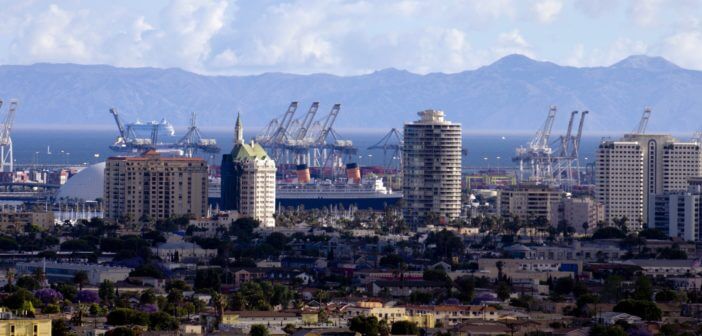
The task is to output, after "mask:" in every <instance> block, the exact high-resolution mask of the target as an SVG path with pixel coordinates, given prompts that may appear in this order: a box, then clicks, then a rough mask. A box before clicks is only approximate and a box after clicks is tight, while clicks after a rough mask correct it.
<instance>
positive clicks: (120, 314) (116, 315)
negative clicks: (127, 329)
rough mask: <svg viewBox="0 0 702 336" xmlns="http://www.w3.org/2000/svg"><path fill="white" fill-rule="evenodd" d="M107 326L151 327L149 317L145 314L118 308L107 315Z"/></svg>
mask: <svg viewBox="0 0 702 336" xmlns="http://www.w3.org/2000/svg"><path fill="white" fill-rule="evenodd" d="M107 324H109V325H113V326H121V325H143V326H147V325H149V316H148V315H146V314H145V313H142V312H139V311H136V310H134V309H129V308H117V309H115V310H113V311H111V312H110V313H109V314H107Z"/></svg>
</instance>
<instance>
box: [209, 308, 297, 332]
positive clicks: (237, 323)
mask: <svg viewBox="0 0 702 336" xmlns="http://www.w3.org/2000/svg"><path fill="white" fill-rule="evenodd" d="M255 324H261V325H264V326H266V327H267V328H268V329H269V330H271V331H279V332H282V329H283V328H285V326H286V325H288V324H292V325H293V326H296V327H297V326H302V325H303V321H302V315H301V314H297V313H291V312H275V311H230V312H225V313H224V315H222V325H221V328H222V329H231V328H239V329H241V330H242V331H243V332H244V333H248V332H249V331H250V330H251V326H253V325H255ZM274 333H276V334H277V333H278V332H274Z"/></svg>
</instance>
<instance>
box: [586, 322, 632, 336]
mask: <svg viewBox="0 0 702 336" xmlns="http://www.w3.org/2000/svg"><path fill="white" fill-rule="evenodd" d="M588 335H589V336H626V332H625V331H624V329H622V327H620V326H618V325H612V326H604V325H599V324H598V325H595V326H593V327H592V328H590V333H589V334H588Z"/></svg>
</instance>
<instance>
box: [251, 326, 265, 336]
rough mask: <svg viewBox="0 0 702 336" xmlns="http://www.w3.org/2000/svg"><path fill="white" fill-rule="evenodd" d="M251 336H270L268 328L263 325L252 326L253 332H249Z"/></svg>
mask: <svg viewBox="0 0 702 336" xmlns="http://www.w3.org/2000/svg"><path fill="white" fill-rule="evenodd" d="M249 335H250V336H269V335H270V333H269V332H268V328H266V326H264V325H263V324H254V325H252V326H251V331H249Z"/></svg>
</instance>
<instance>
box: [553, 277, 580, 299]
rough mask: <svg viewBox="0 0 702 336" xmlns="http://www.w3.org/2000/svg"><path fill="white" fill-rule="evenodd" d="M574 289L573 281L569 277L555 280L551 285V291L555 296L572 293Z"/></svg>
mask: <svg viewBox="0 0 702 336" xmlns="http://www.w3.org/2000/svg"><path fill="white" fill-rule="evenodd" d="M573 288H575V281H574V280H573V278H571V277H563V278H558V279H556V282H555V283H554V284H553V291H554V292H555V293H556V295H567V294H570V293H572V292H573Z"/></svg>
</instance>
